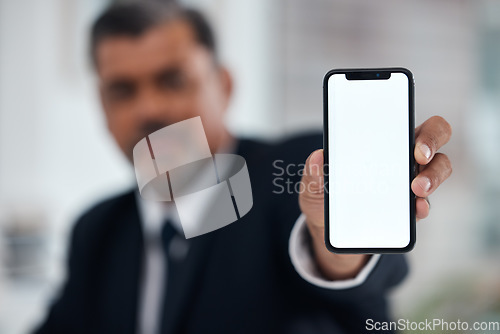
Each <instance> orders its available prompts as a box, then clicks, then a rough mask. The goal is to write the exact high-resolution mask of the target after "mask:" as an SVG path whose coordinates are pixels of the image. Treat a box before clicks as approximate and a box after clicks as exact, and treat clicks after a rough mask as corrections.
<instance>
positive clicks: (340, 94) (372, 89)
mask: <svg viewBox="0 0 500 334" xmlns="http://www.w3.org/2000/svg"><path fill="white" fill-rule="evenodd" d="M323 85H324V87H323V94H324V123H323V124H324V129H323V130H324V132H323V140H324V143H323V145H324V162H325V165H324V176H325V179H324V182H325V187H324V192H325V197H324V199H325V200H324V203H325V243H326V247H327V248H328V250H330V251H332V252H334V253H403V252H408V251H410V250H411V249H412V248H413V246H414V244H415V237H416V236H415V219H416V218H415V194H414V193H413V192H412V190H411V187H410V185H411V181H412V180H413V178H414V177H415V174H416V166H415V159H414V154H413V152H414V146H415V111H414V81H413V75H412V73H411V72H410V71H409V70H407V69H405V68H370V69H337V70H332V71H329V72H328V73H327V74H326V75H325V78H324V81H323Z"/></svg>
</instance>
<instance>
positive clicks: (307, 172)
mask: <svg viewBox="0 0 500 334" xmlns="http://www.w3.org/2000/svg"><path fill="white" fill-rule="evenodd" d="M323 186H324V178H323V150H316V151H314V152H313V153H312V154H311V155H310V156H309V158H307V161H306V164H305V166H304V171H303V175H302V182H300V194H299V204H300V209H301V211H302V213H303V214H304V215H305V216H306V221H307V223H308V224H309V225H310V227H319V228H321V229H322V228H323V227H324V206H323V203H324V202H323V199H324V189H323Z"/></svg>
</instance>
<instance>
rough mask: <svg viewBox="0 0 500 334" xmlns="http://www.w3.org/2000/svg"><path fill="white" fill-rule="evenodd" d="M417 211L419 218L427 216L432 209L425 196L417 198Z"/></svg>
mask: <svg viewBox="0 0 500 334" xmlns="http://www.w3.org/2000/svg"><path fill="white" fill-rule="evenodd" d="M416 211H417V212H416V215H417V220H419V219H424V218H426V217H427V216H428V215H429V211H430V205H429V202H428V201H427V200H426V199H425V198H417V203H416Z"/></svg>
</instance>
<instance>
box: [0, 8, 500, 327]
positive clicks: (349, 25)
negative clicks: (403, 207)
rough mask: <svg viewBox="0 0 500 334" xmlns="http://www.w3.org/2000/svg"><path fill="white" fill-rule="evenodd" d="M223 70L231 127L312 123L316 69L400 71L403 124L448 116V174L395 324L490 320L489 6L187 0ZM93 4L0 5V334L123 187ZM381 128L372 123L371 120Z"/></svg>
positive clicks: (498, 211) (315, 123)
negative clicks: (102, 98) (409, 93)
mask: <svg viewBox="0 0 500 334" xmlns="http://www.w3.org/2000/svg"><path fill="white" fill-rule="evenodd" d="M183 2H184V3H186V4H189V5H192V6H195V7H198V8H201V9H202V10H203V11H204V12H205V13H206V14H207V15H208V16H209V18H210V19H211V21H212V23H213V25H214V27H215V29H216V32H217V34H218V40H219V44H220V47H221V54H222V58H223V60H224V61H225V62H226V64H227V65H228V66H229V68H230V69H231V70H232V72H233V74H234V76H235V80H236V94H235V97H234V99H233V102H232V105H231V110H230V113H229V115H228V124H229V126H230V127H231V129H232V131H233V132H234V133H235V134H238V135H241V136H259V137H266V138H269V139H274V138H279V137H282V136H287V135H293V134H294V133H298V132H302V131H309V130H311V129H316V130H321V125H322V90H321V87H322V77H323V75H324V74H325V73H326V72H327V71H328V70H329V69H331V68H339V67H374V66H404V67H407V68H409V69H411V70H412V71H413V73H414V75H415V78H416V111H417V116H416V118H417V124H419V123H421V122H422V121H424V120H425V119H427V118H428V117H430V116H432V115H436V114H439V115H442V116H444V117H445V118H446V119H447V120H448V121H449V122H450V123H451V124H452V126H453V129H454V134H453V139H452V140H451V142H450V143H449V144H448V145H447V146H446V148H445V149H444V150H443V151H444V152H445V153H447V154H448V155H449V156H450V158H451V160H452V162H453V167H454V172H453V175H452V177H451V178H450V179H449V180H448V182H446V184H445V185H443V186H442V187H441V189H439V190H438V191H437V192H436V193H435V194H434V195H433V196H432V197H431V199H430V200H431V203H432V211H431V215H430V217H429V218H428V219H426V220H424V221H421V222H419V223H418V227H417V236H418V241H417V245H416V248H415V250H414V251H413V252H411V254H409V261H410V265H411V274H410V276H409V277H408V279H407V280H406V281H405V283H404V284H402V285H401V286H400V287H398V288H397V289H395V290H394V291H393V292H392V294H391V300H392V302H393V304H392V305H393V308H392V313H393V315H394V317H396V318H405V319H410V320H415V321H419V320H422V319H425V318H427V319H433V318H440V319H445V320H449V321H456V320H457V319H460V320H462V321H465V320H470V321H476V320H491V319H496V321H498V319H499V317H500V266H499V260H498V259H499V258H500V177H498V176H499V173H500V172H499V171H500V149H499V148H498V145H499V144H500V2H498V1H488V0H439V1H436V0H409V1H399V0H379V1H369V0H309V1H301V0H275V1H268V0H238V1H233V0H190V1H187V0H185V1H183ZM106 3H107V2H106V1H102V0H80V1H78V0H46V1H43V2H42V1H29V0H19V1H10V0H0V332H1V333H12V334H17V333H27V332H28V331H29V330H30V329H31V328H33V326H34V325H35V324H36V323H38V322H39V321H40V320H41V319H42V318H43V317H44V315H45V311H46V306H47V303H49V301H50V299H51V298H52V297H53V296H54V294H55V293H56V292H57V289H58V287H59V284H60V282H61V280H62V279H63V278H64V261H65V256H66V248H67V237H68V233H69V231H70V229H71V227H72V223H73V222H74V219H75V218H76V217H77V216H78V215H79V214H80V213H81V211H82V210H84V209H85V208H86V207H88V206H89V205H91V204H92V203H94V202H95V201H97V200H99V199H102V198H104V197H106V196H109V195H111V194H113V193H115V192H118V191H120V190H123V189H126V188H128V187H132V186H134V182H135V180H134V175H133V173H132V170H131V168H130V167H129V166H128V165H127V163H126V161H125V159H124V158H123V157H122V156H121V155H120V153H119V152H118V150H117V149H116V148H115V146H114V143H113V141H112V139H111V137H110V136H109V135H108V133H107V132H106V125H105V123H104V121H103V117H102V115H101V112H100V107H99V104H98V101H97V94H96V88H95V85H94V84H95V78H94V76H93V73H92V71H91V68H90V65H89V61H88V57H87V56H88V52H87V49H86V47H87V44H86V43H87V32H88V28H89V25H90V24H91V22H92V20H93V18H94V17H95V16H96V15H97V14H98V13H99V12H100V11H101V10H102V9H103V8H104V7H105V6H106ZM381 131H383V129H381Z"/></svg>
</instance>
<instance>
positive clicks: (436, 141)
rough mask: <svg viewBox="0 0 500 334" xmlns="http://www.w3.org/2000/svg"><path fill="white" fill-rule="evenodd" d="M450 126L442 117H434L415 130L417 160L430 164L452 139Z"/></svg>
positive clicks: (420, 162)
mask: <svg viewBox="0 0 500 334" xmlns="http://www.w3.org/2000/svg"><path fill="white" fill-rule="evenodd" d="M451 133H452V129H451V126H450V124H449V123H448V122H447V121H446V120H445V119H444V118H442V117H440V116H433V117H431V118H429V119H428V120H427V121H425V122H424V123H422V124H421V125H420V126H419V127H417V128H416V129H415V160H416V161H417V162H418V163H419V164H421V165H426V164H428V163H429V162H430V161H431V160H432V158H433V157H434V155H435V154H436V152H437V150H438V149H439V148H440V147H441V146H443V145H444V144H446V143H447V142H448V141H449V140H450V137H451Z"/></svg>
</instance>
